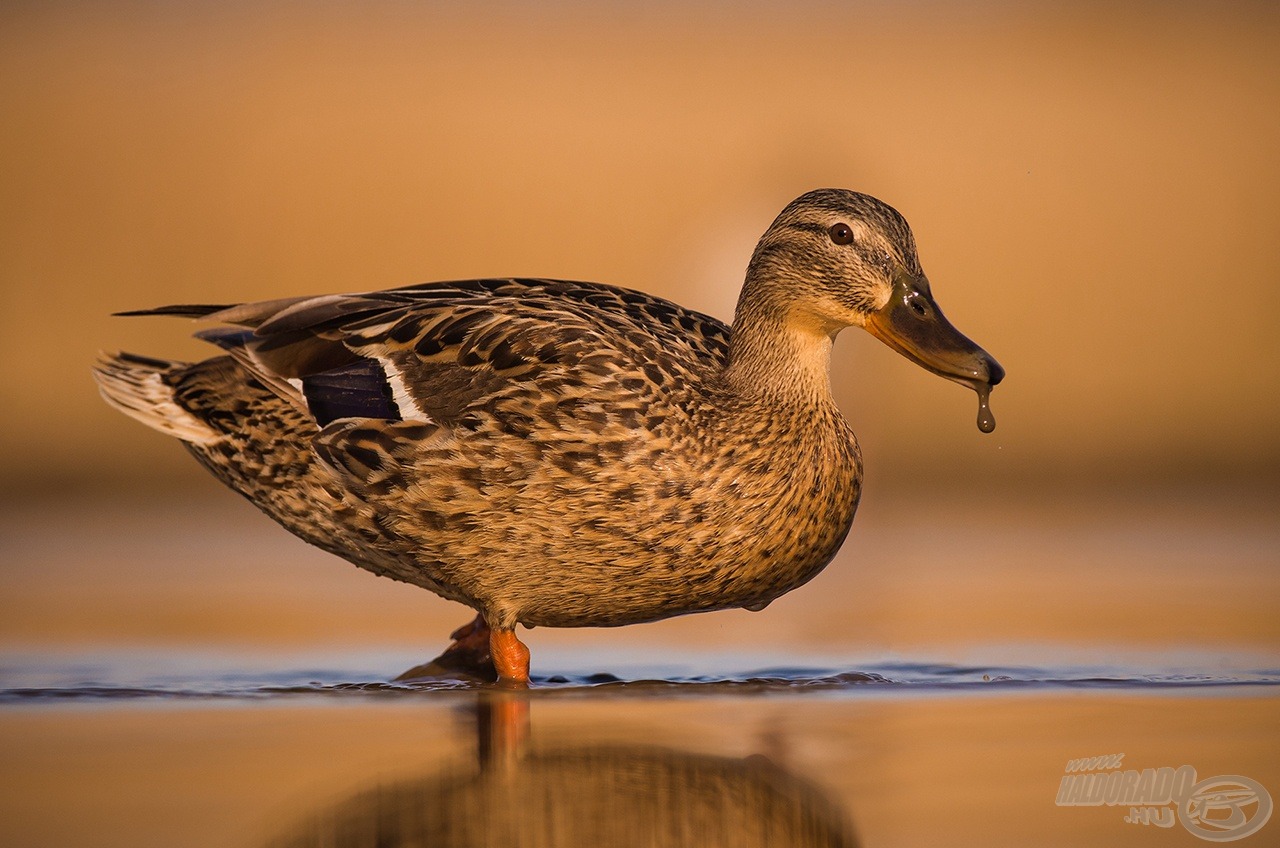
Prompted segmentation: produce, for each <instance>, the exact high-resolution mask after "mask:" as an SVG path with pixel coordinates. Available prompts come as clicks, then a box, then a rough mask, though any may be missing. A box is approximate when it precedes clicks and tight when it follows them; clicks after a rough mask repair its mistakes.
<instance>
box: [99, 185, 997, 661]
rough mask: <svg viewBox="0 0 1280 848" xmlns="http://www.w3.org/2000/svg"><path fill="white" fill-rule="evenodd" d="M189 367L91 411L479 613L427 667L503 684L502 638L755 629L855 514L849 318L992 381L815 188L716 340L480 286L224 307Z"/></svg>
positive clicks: (764, 244) (895, 262)
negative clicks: (708, 615) (844, 364)
mask: <svg viewBox="0 0 1280 848" xmlns="http://www.w3.org/2000/svg"><path fill="white" fill-rule="evenodd" d="M125 314H145V315H186V316H195V317H202V318H206V319H209V320H213V321H218V322H221V323H223V324H229V325H232V326H230V327H220V328H215V329H210V330H205V331H203V332H200V333H198V334H197V335H198V336H199V337H200V338H203V339H206V340H208V341H210V342H213V343H214V344H216V345H218V346H219V347H221V348H222V349H223V350H224V351H226V355H223V356H217V357H214V358H212V359H206V360H205V361H203V362H197V363H194V364H191V363H186V362H173V361H166V360H157V359H150V358H144V357H138V356H133V355H130V354H126V353H120V354H116V355H111V356H104V357H103V359H102V360H101V362H100V363H99V364H98V366H97V369H96V372H95V373H96V377H97V380H98V383H99V385H100V386H101V389H102V393H103V395H104V397H105V398H106V400H107V402H108V403H110V404H111V405H112V406H115V407H116V408H117V409H119V410H121V411H122V412H124V413H126V414H128V415H131V416H133V417H134V418H137V419H138V420H140V421H142V422H143V423H144V424H147V425H148V426H151V427H153V428H155V429H157V430H160V431H161V432H164V433H168V434H169V435H172V436H176V437H178V438H179V439H181V440H182V441H183V442H184V443H185V444H186V446H187V448H188V449H189V450H190V451H191V452H192V453H193V454H194V455H195V456H196V458H197V459H198V460H199V461H200V462H201V463H203V464H204V466H205V467H206V468H208V469H209V470H210V471H211V472H213V474H214V475H215V476H217V477H218V479H220V480H222V482H224V483H226V484H227V485H228V486H230V487H231V488H233V489H235V490H236V491H238V492H240V493H241V494H242V495H244V496H245V497H247V498H248V499H249V500H251V501H252V502H253V503H254V504H256V505H257V506H258V507H259V508H260V509H261V510H262V511H264V512H265V513H267V515H269V516H271V517H272V518H274V519H275V520H276V521H278V522H279V523H280V524H282V525H284V527H285V528H287V529H288V530H290V531H291V532H293V533H295V534H296V535H298V536H300V537H302V538H303V539H305V540H306V541H308V542H310V543H312V544H313V545H317V546H318V547H321V548H323V549H324V550H326V551H329V552H331V553H334V554H337V555H338V556H340V557H343V558H344V559H347V560H350V561H351V562H353V563H355V564H356V565H358V566H360V567H361V568H365V569H368V570H369V571H372V572H374V573H376V574H381V575H384V576H387V577H392V578H395V579H396V580H403V581H405V582H408V583H413V584H416V585H418V586H422V587H424V588H427V589H430V590H431V591H433V592H436V593H437V594H439V595H442V596H444V597H446V598H450V599H452V600H455V601H459V602H461V603H463V604H466V605H467V606H469V607H471V608H473V609H475V610H476V611H477V613H478V616H477V617H476V620H475V622H473V623H472V624H471V625H468V626H467V627H464V628H462V629H461V630H459V631H458V632H457V633H455V635H454V638H455V639H456V641H455V643H454V644H453V646H452V647H451V649H450V651H449V652H446V655H445V658H446V659H447V658H449V657H453V658H455V659H456V658H457V657H459V656H469V657H471V658H473V659H480V660H482V661H483V662H485V663H488V662H490V659H489V657H485V656H484V655H485V654H490V656H491V662H492V667H493V668H495V669H496V671H497V674H498V676H499V678H500V679H501V680H503V681H507V682H511V683H518V684H524V683H527V681H528V677H529V652H528V649H527V648H525V646H524V645H523V644H522V643H521V642H520V641H519V639H517V638H516V635H515V626H516V625H517V624H524V625H526V626H529V627H532V626H537V625H541V626H547V627H584V626H597V627H599V626H613V625H620V624H632V623H635V622H641V621H652V620H655V619H660V618H666V617H669V616H673V615H680V614H683V613H690V612H702V611H706V610H716V609H727V608H731V607H745V608H747V609H752V610H758V609H761V608H763V607H764V606H765V605H766V604H768V603H769V602H770V601H772V600H773V599H774V598H777V597H778V596H780V595H782V594H784V593H786V592H789V591H791V590H792V589H794V588H796V587H797V586H800V585H801V584H803V583H805V582H806V581H808V580H809V579H810V578H812V577H813V576H814V575H816V574H817V573H818V572H819V571H821V570H822V568H823V567H824V566H825V565H826V564H827V563H828V562H829V561H830V560H831V558H832V557H833V556H834V555H835V553H836V550H837V549H838V548H839V547H840V544H841V542H842V541H843V540H844V538H845V535H846V533H847V532H848V530H849V526H850V523H851V522H852V521H853V514H854V510H855V508H856V507H857V505H858V496H859V493H860V489H861V479H862V460H861V456H860V454H859V451H858V443H857V441H856V440H855V438H854V435H853V432H852V431H851V430H850V429H849V425H848V424H847V423H846V422H845V420H844V418H843V417H841V415H840V411H839V410H838V409H837V408H836V404H835V402H834V400H833V399H832V397H831V387H830V382H829V378H828V373H827V372H828V363H829V358H830V351H831V343H832V340H833V338H834V337H835V335H836V333H838V332H839V331H840V330H841V329H843V328H844V327H849V326H860V327H865V328H866V329H868V330H870V331H871V332H872V333H873V334H874V335H875V336H876V337H877V338H879V339H881V340H882V341H884V342H885V343H886V344H888V345H889V346H890V347H892V348H893V349H894V350H897V351H898V352H900V353H902V354H905V355H906V356H907V357H908V358H910V359H912V360H913V361H915V362H917V363H919V364H920V365H922V366H924V367H925V368H927V369H928V370H930V371H933V372H934V373H936V374H939V375H941V376H943V377H946V378H947V379H950V380H954V381H956V382H959V383H963V384H965V385H967V386H969V387H970V388H972V389H974V390H975V391H977V393H978V395H979V399H980V403H979V415H978V424H979V427H980V428H981V429H982V430H983V431H986V432H989V431H990V430H991V429H992V428H993V427H994V426H995V421H994V419H992V417H991V414H990V411H989V409H988V407H987V397H988V394H989V392H990V390H991V387H992V386H994V385H995V384H996V383H998V382H1000V380H1001V378H1002V377H1003V376H1004V369H1002V368H1001V367H1000V365H999V364H997V363H996V361H995V360H994V359H992V358H991V357H990V356H989V355H988V354H987V353H986V352H985V351H983V350H982V349H981V348H979V347H978V346H977V345H975V344H973V342H971V341H969V340H968V339H967V338H965V337H964V336H963V335H961V334H960V333H959V332H958V331H957V330H956V329H955V328H954V327H952V326H951V324H950V323H949V322H948V321H947V320H946V318H944V317H943V315H942V312H941V311H940V310H939V309H938V307H937V306H936V305H935V304H934V302H933V298H932V295H931V294H930V293H929V283H928V280H927V279H926V278H925V276H924V273H923V272H922V271H921V270H920V262H919V259H918V258H917V256H916V247H915V241H914V238H913V237H912V235H911V230H910V228H909V227H908V226H907V222H906V221H905V220H904V219H903V217H902V216H901V215H900V214H899V213H898V212H897V211H896V210H894V209H893V208H891V207H889V206H888V205H886V204H884V203H882V202H880V201H879V200H876V199H875V198H872V197H868V196H867V195H864V194H857V193H855V192H852V191H843V190H835V189H823V190H819V191H812V192H809V193H808V194H805V195H803V196H802V197H800V198H798V199H797V200H795V201H794V202H792V203H791V204H790V205H788V206H787V208H786V209H784V210H783V211H782V214H780V215H779V216H778V218H777V220H775V221H774V222H773V224H772V226H770V227H769V229H768V230H767V231H766V232H765V234H764V236H763V237H761V239H760V243H759V244H758V245H757V246H756V249H755V253H754V254H753V255H752V257H751V262H750V264H749V265H748V266H747V275H746V281H745V283H744V285H743V288H742V294H741V297H740V298H739V300H738V307H737V313H736V315H735V316H734V321H733V326H732V328H730V327H727V326H725V324H723V323H722V322H720V321H717V320H716V319H714V318H711V317H708V316H706V315H700V314H698V313H697V312H691V311H689V310H687V309H683V308H681V307H680V306H677V305H676V304H674V303H671V302H670V301H667V300H663V299H662V298H658V297H653V296H652V295H647V294H643V293H641V292H636V291H629V290H627V289H621V288H616V287H613V286H605V285H599V284H596V283H574V282H563V281H559V280H534V279H495V280H468V281H465V282H451V283H428V284H425V285H418V286H411V287H409V288H402V289H392V290H390V291H383V292H371V293H366V294H350V295H320V296H317V297H298V298H288V299H284V300H273V301H266V302H262V303H246V304H239V305H235V306H167V307H161V308H159V309H152V310H144V311H142V312H135V313H125Z"/></svg>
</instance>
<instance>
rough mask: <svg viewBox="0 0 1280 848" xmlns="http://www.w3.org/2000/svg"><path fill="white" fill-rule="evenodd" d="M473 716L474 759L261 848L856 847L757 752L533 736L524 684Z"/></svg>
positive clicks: (795, 780)
mask: <svg viewBox="0 0 1280 848" xmlns="http://www.w3.org/2000/svg"><path fill="white" fill-rule="evenodd" d="M473 711H474V717H475V725H476V737H477V748H476V764H475V765H474V766H471V765H469V766H467V767H466V768H454V769H451V770H447V771H444V772H442V773H439V774H434V775H431V776H428V777H424V778H420V779H417V780H411V781H406V782H402V783H398V784H393V785H387V786H379V787H377V788H375V789H372V790H369V791H366V792H363V793H361V794H359V795H356V796H355V797H353V798H351V799H349V800H347V801H344V802H342V803H340V804H338V805H336V806H334V807H332V808H330V809H327V810H324V811H322V812H320V813H318V814H315V815H313V816H312V817H311V818H309V819H308V820H307V821H305V822H303V823H301V824H299V825H298V826H297V827H296V828H295V829H294V830H293V831H291V832H290V833H289V834H287V835H285V836H284V837H283V838H281V839H278V840H276V841H274V842H272V843H271V848H301V846H335V848H348V846H350V848H355V846H361V847H362V848H363V846H378V848H393V846H395V847H396V848H401V847H403V848H407V847H408V846H424V847H425V846H442V848H443V847H444V846H448V848H453V846H468V848H470V846H493V847H494V848H498V847H499V846H501V848H511V846H529V848H542V846H548V848H550V846H557V848H558V846H566V848H567V847H568V846H574V848H577V846H584V848H585V847H586V846H590V847H591V848H597V847H598V846H699V848H702V846H712V848H714V846H744V848H747V847H750V848H754V846H761V848H763V846H856V845H858V844H859V843H858V840H857V838H856V837H855V835H854V833H853V828H852V825H851V824H850V821H849V817H848V815H847V813H846V812H845V811H844V810H843V809H842V808H841V807H840V806H839V805H837V804H836V803H835V802H834V801H832V800H831V799H830V798H829V797H827V795H826V794H824V793H823V792H822V791H821V790H819V789H818V788H817V787H816V786H814V785H812V784H811V783H809V782H807V781H805V780H803V779H801V778H799V777H797V776H796V775H794V774H791V773H789V772H788V771H786V770H784V769H783V768H781V767H779V766H778V765H776V764H775V763H774V762H773V761H771V760H770V759H769V758H767V757H765V756H763V755H753V756H749V757H746V758H744V759H737V758H733V757H721V756H713V755H708V754H696V753H691V752H687V751H678V750H673V749H670V748H662V747H658V746H651V745H630V744H600V745H577V746H562V745H558V746H550V747H547V746H540V745H535V744H532V743H531V740H530V730H529V729H530V724H529V699H528V697H527V696H526V695H524V694H523V693H511V692H483V693H480V694H479V700H478V702H477V704H476V705H475V707H474V708H473Z"/></svg>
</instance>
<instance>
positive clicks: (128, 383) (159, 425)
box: [93, 352, 225, 445]
mask: <svg viewBox="0 0 1280 848" xmlns="http://www.w3.org/2000/svg"><path fill="white" fill-rule="evenodd" d="M190 367H191V366H190V364H189V363H186V362H176V361H172V360H165V359H152V358H151V357H148V356H137V355H135V354H132V353H124V352H121V353H103V354H101V355H99V357H98V361H97V363H96V364H95V365H94V367H93V378H94V379H95V380H96V381H97V382H98V390H99V391H100V392H101V393H102V397H103V399H104V400H106V402H107V403H108V404H110V405H111V406H114V407H115V408H116V409H118V410H120V411H121V412H123V413H124V414H125V415H128V416H129V417H131V418H135V419H137V420H138V421H141V422H142V423H143V424H146V425H147V426H148V427H150V428H152V429H153V430H159V431H160V432H161V433H164V434H166V435H169V436H174V437H176V438H179V439H182V440H183V441H184V442H192V443H195V444H200V445H208V444H213V443H214V442H217V441H220V440H222V439H223V438H225V434H223V433H220V432H218V431H217V430H215V429H214V428H213V427H211V426H210V425H209V424H208V423H207V422H205V421H202V420H201V419H200V418H198V417H196V416H195V415H194V414H192V412H191V411H190V410H188V409H187V408H186V407H184V406H183V405H182V404H181V403H179V402H178V398H177V395H176V385H177V378H178V377H179V376H180V374H181V373H182V372H184V371H185V370H186V369H188V368H190Z"/></svg>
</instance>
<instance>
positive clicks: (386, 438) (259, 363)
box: [133, 279, 728, 486]
mask: <svg viewBox="0 0 1280 848" xmlns="http://www.w3.org/2000/svg"><path fill="white" fill-rule="evenodd" d="M133 314H139V313H133ZM146 314H179V315H195V316H200V317H203V318H204V319H206V320H209V321H216V322H219V323H222V324H230V325H232V326H230V327H225V326H224V327H219V328H215V329H210V330H206V331H203V332H201V333H198V334H197V335H199V336H200V337H202V338H204V339H206V340H208V341H211V342H213V343H215V344H217V345H219V346H220V347H222V348H223V349H224V350H226V351H227V352H228V353H230V354H231V355H232V356H233V357H234V358H235V359H236V360H237V361H239V362H240V363H241V364H242V365H244V367H245V368H246V369H247V370H248V371H249V372H250V373H251V374H252V375H253V376H254V377H256V378H257V379H259V380H260V381H261V382H262V383H263V384H264V385H266V386H267V387H269V388H270V389H272V390H273V391H275V392H276V393H277V394H279V395H280V396H281V397H283V398H285V399H286V400H288V401H289V402H290V403H292V404H294V405H295V406H297V407H298V408H299V409H300V410H303V411H305V412H306V413H307V414H309V415H310V416H311V417H312V418H313V419H314V420H315V423H316V425H317V427H319V428H322V429H321V432H320V435H319V436H318V437H317V438H316V439H315V442H314V444H315V446H316V450H317V453H318V454H319V455H320V456H321V458H322V459H323V460H324V461H325V462H326V464H328V465H330V466H331V467H333V468H334V469H335V470H336V471H338V472H340V473H343V474H344V475H347V476H349V477H350V478H351V482H352V483H353V484H356V485H360V486H368V485H370V484H372V483H373V482H374V481H375V478H376V479H380V480H383V481H385V482H388V483H390V484H392V485H394V483H395V481H394V479H392V478H394V476H395V475H394V473H393V472H394V468H393V467H392V466H394V465H399V464H401V463H402V462H405V461H408V459H409V458H410V457H411V456H412V455H413V453H414V452H415V450H416V449H417V448H418V447H420V446H421V445H423V444H424V443H428V442H430V441H431V440H432V439H437V438H446V437H450V438H451V437H453V435H454V434H456V433H458V432H460V431H463V430H465V431H470V432H473V433H478V432H481V431H483V432H486V433H494V432H500V433H503V434H506V435H507V436H515V437H521V436H528V435H530V433H531V432H532V430H533V429H535V428H538V427H542V428H546V427H551V428H554V427H556V426H557V423H558V422H559V423H560V424H566V425H569V426H571V427H581V426H583V425H584V423H585V425H586V426H587V427H592V426H599V427H601V428H603V427H604V426H606V425H607V424H608V423H610V421H623V422H625V423H627V424H629V425H630V426H633V427H634V426H637V424H638V422H639V421H640V419H641V416H642V415H643V414H644V412H645V409H646V407H647V406H650V405H652V403H653V401H654V399H655V398H656V397H658V396H660V395H661V394H663V393H665V392H670V391H671V390H672V388H673V386H675V385H678V384H679V383H681V382H682V381H686V380H688V379H696V378H700V377H701V376H703V375H704V374H705V372H706V371H708V370H709V369H714V368H716V367H718V365H720V364H722V363H723V361H724V357H725V356H726V354H727V345H728V328H727V327H726V326H725V325H724V324H723V323H722V322H720V321H717V320H716V319H714V318H710V317H708V316H705V315H701V314H699V313H696V312H692V311H690V310H686V309H683V308H682V307H680V306H677V305H676V304H674V303H671V302H670V301H667V300H664V299H662V298H657V297H654V296H651V295H647V294H643V293H641V292H635V291H630V290H627V289H621V288H616V287H612V286H604V285H599V284H592V283H573V282H565V281H555V280H525V279H509V280H473V281H465V282H453V283H432V284H426V285H422V286H414V287H410V288H402V289H391V290H387V291H381V292H367V293H361V294H350V295H322V296H318V297H307V298H295V299H286V300H275V301H267V302H262V303H249V304H237V305H234V306H175V307H162V308H160V309H156V310H148V311H147V313H146Z"/></svg>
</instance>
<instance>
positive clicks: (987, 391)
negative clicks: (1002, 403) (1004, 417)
mask: <svg viewBox="0 0 1280 848" xmlns="http://www.w3.org/2000/svg"><path fill="white" fill-rule="evenodd" d="M974 391H976V392H977V393H978V429H979V430H981V431H982V432H984V433H990V432H991V431H992V430H994V429H995V428H996V417H995V416H994V415H992V414H991V385H990V384H989V383H979V384H978V385H977V386H975V387H974Z"/></svg>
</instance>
